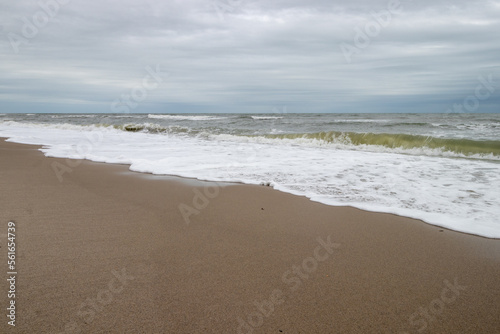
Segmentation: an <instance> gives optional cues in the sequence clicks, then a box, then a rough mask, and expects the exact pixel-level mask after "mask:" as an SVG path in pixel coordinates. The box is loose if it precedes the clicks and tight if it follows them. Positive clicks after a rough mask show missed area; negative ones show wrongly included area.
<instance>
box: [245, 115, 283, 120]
mask: <svg viewBox="0 0 500 334" xmlns="http://www.w3.org/2000/svg"><path fill="white" fill-rule="evenodd" d="M251 117H252V118H253V119H255V120H261V121H262V120H273V119H282V118H283V117H282V116H251Z"/></svg>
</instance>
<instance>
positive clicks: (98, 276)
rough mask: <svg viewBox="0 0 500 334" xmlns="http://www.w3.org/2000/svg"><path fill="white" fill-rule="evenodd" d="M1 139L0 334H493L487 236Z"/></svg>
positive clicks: (491, 254) (497, 293)
mask: <svg viewBox="0 0 500 334" xmlns="http://www.w3.org/2000/svg"><path fill="white" fill-rule="evenodd" d="M38 149H39V147H38V146H32V145H22V144H15V143H7V142H5V141H4V140H3V139H0V157H1V158H0V179H1V184H0V187H1V191H0V203H1V210H0V228H1V230H0V236H1V239H0V246H1V250H2V252H1V253H2V257H3V260H2V261H1V263H2V265H1V266H0V268H1V269H2V272H3V276H4V280H3V282H4V283H3V284H2V285H0V287H1V289H2V291H1V295H2V299H1V301H2V309H3V310H4V311H3V312H4V314H5V315H7V314H8V312H9V311H8V310H6V308H7V307H8V306H9V302H10V300H12V299H9V298H8V291H9V283H8V281H6V280H5V278H9V276H8V275H7V272H8V271H9V270H8V268H7V227H8V226H7V224H8V223H9V222H14V223H15V227H16V232H15V233H16V266H17V268H16V269H17V275H16V284H15V289H16V291H15V295H16V296H15V306H16V308H15V327H14V326H11V325H9V324H8V322H9V321H11V320H10V319H9V318H8V317H6V316H5V315H4V316H3V320H2V323H1V324H0V332H1V333H245V334H246V333H398V334H401V333H500V317H499V314H500V279H499V277H500V240H494V239H486V238H481V237H477V236H473V235H468V234H464V233H458V232H454V231H450V230H447V229H443V228H439V227H436V226H432V225H428V224H425V223H423V222H421V221H419V220H415V219H409V218H405V217H399V216H395V215H391V214H383V213H372V212H366V211H362V210H359V209H354V208H350V207H331V206H326V205H323V204H319V203H315V202H311V201H310V200H308V199H307V198H304V197H298V196H294V195H290V194H285V193H281V192H278V191H276V190H273V189H272V188H270V187H265V186H249V185H233V184H217V183H210V182H201V181H196V180H188V179H182V178H176V177H166V176H154V175H147V174H139V173H134V172H130V171H129V170H128V166H125V165H110V164H101V163H94V162H89V161H77V160H67V159H56V158H47V157H44V155H43V154H42V153H41V152H40V151H38Z"/></svg>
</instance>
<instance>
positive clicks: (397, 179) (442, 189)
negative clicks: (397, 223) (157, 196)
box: [0, 122, 500, 238]
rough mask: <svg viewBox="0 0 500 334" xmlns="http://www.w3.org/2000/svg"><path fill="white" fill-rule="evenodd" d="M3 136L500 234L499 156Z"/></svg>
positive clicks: (36, 133)
mask: <svg viewBox="0 0 500 334" xmlns="http://www.w3.org/2000/svg"><path fill="white" fill-rule="evenodd" d="M49 128H50V131H47V129H49ZM0 136H2V137H10V140H11V141H16V142H20V143H27V144H42V145H45V147H44V148H43V149H42V151H43V152H44V153H45V154H46V155H47V156H53V157H72V158H86V159H90V160H93V161H100V162H108V163H127V164H131V166H130V169H132V170H134V171H138V172H150V173H154V174H171V175H179V176H184V177H192V178H198V179H203V180H214V181H239V182H245V183H252V184H259V183H261V182H271V184H272V185H273V186H274V187H275V188H276V189H278V190H281V191H285V192H289V193H293V194H297V195H304V196H307V197H309V198H311V199H312V200H314V201H318V202H321V203H325V204H328V205H351V206H355V207H358V208H361V209H367V210H372V211H380V212H390V213H395V214H400V215H405V216H409V217H414V218H419V219H422V220H424V221H426V222H428V223H431V224H434V225H438V226H442V227H446V228H450V229H453V230H457V231H462V232H466V233H472V234H477V235H481V236H485V237H491V238H500V222H499V220H498V217H499V216H500V204H499V201H498V189H500V177H499V175H500V164H499V163H497V162H492V161H482V160H471V159H456V158H453V159H449V158H443V157H430V156H408V155H402V154H397V153H387V152H364V151H353V150H351V149H344V148H342V147H340V146H339V147H328V146H321V145H318V146H312V145H280V144H277V142H276V141H270V142H266V141H262V142H260V141H258V140H255V141H251V140H246V141H237V140H235V137H234V136H233V137H230V138H225V139H224V140H222V139H223V138H221V137H210V138H200V137H189V136H178V135H171V134H169V135H158V134H150V133H139V132H136V133H129V132H124V131H120V130H117V129H114V128H111V127H108V128H100V127H96V126H94V127H92V126H76V125H71V126H70V125H59V126H52V125H35V124H29V125H28V124H21V123H16V122H0ZM92 138H94V140H92ZM96 138H97V139H99V140H96ZM247 138H248V137H247ZM76 172H77V170H75V171H74V173H76ZM54 177H55V175H54ZM305 223H306V222H305Z"/></svg>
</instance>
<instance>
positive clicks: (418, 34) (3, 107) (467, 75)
mask: <svg viewBox="0 0 500 334" xmlns="http://www.w3.org/2000/svg"><path fill="white" fill-rule="evenodd" d="M42 7H45V9H44V10H43V9H42ZM50 16H52V17H50ZM47 18H49V19H48V20H47ZM0 25H1V26H0V41H1V43H0V73H1V77H0V113H4V112H120V111H122V110H125V109H129V110H131V111H132V112H149V113H151V112H159V113H161V112H165V113H182V112H268V113H270V112H272V111H273V108H282V107H284V106H286V108H287V111H288V112H357V113H359V112H447V111H448V110H452V109H453V108H452V107H453V105H454V104H462V103H463V102H464V99H466V98H467V97H468V96H471V95H474V94H475V89H476V87H477V86H478V85H480V84H481V82H480V79H479V78H480V77H482V78H483V79H485V80H488V77H489V76H490V80H491V78H492V79H493V84H490V86H489V87H487V86H483V88H482V89H483V90H484V91H486V90H487V89H490V90H491V89H492V88H491V87H495V88H494V91H492V94H491V96H490V97H489V98H487V99H481V100H480V104H479V105H477V106H475V107H474V108H472V107H470V108H469V109H473V111H474V112H500V94H499V93H500V33H499V32H500V1H493V0H477V1H471V0H467V1H465V0H457V1H451V0H450V1H445V0H434V1H430V0H413V1H403V0H401V1H400V2H399V3H398V2H397V0H395V1H393V3H392V4H390V2H389V1H378V0H377V1H374V0H351V1H349V2H347V1H332V0H330V1H327V0H324V1H323V0H289V1H285V0H278V1H273V0H267V1H264V0H215V1H210V0H206V1H202V0H183V1H180V0H171V1H153V0H141V1H133V0H99V1H94V0H88V1H78V0H59V1H57V0H36V1H32V0H29V1H28V0H20V1H10V0H0ZM155 71H156V72H159V73H156V74H155V75H152V74H151V72H155ZM166 73H168V75H167V74H166ZM155 76H156V79H155ZM158 76H159V77H158ZM158 78H160V79H159V80H158ZM144 93H146V94H147V96H146V95H144ZM126 95H132V96H131V97H127V96H126ZM127 99H128V100H127ZM127 101H128V102H127ZM469 102H470V101H469ZM127 103H128V107H130V108H120V106H122V107H123V106H126V105H127Z"/></svg>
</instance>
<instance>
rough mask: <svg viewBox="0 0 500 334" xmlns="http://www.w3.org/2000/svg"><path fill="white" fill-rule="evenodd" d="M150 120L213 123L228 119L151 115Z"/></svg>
mask: <svg viewBox="0 0 500 334" xmlns="http://www.w3.org/2000/svg"><path fill="white" fill-rule="evenodd" d="M148 118H155V119H171V120H176V121H213V120H218V119H226V118H227V117H219V116H195V115H193V116H188V115H155V114H149V115H148Z"/></svg>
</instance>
